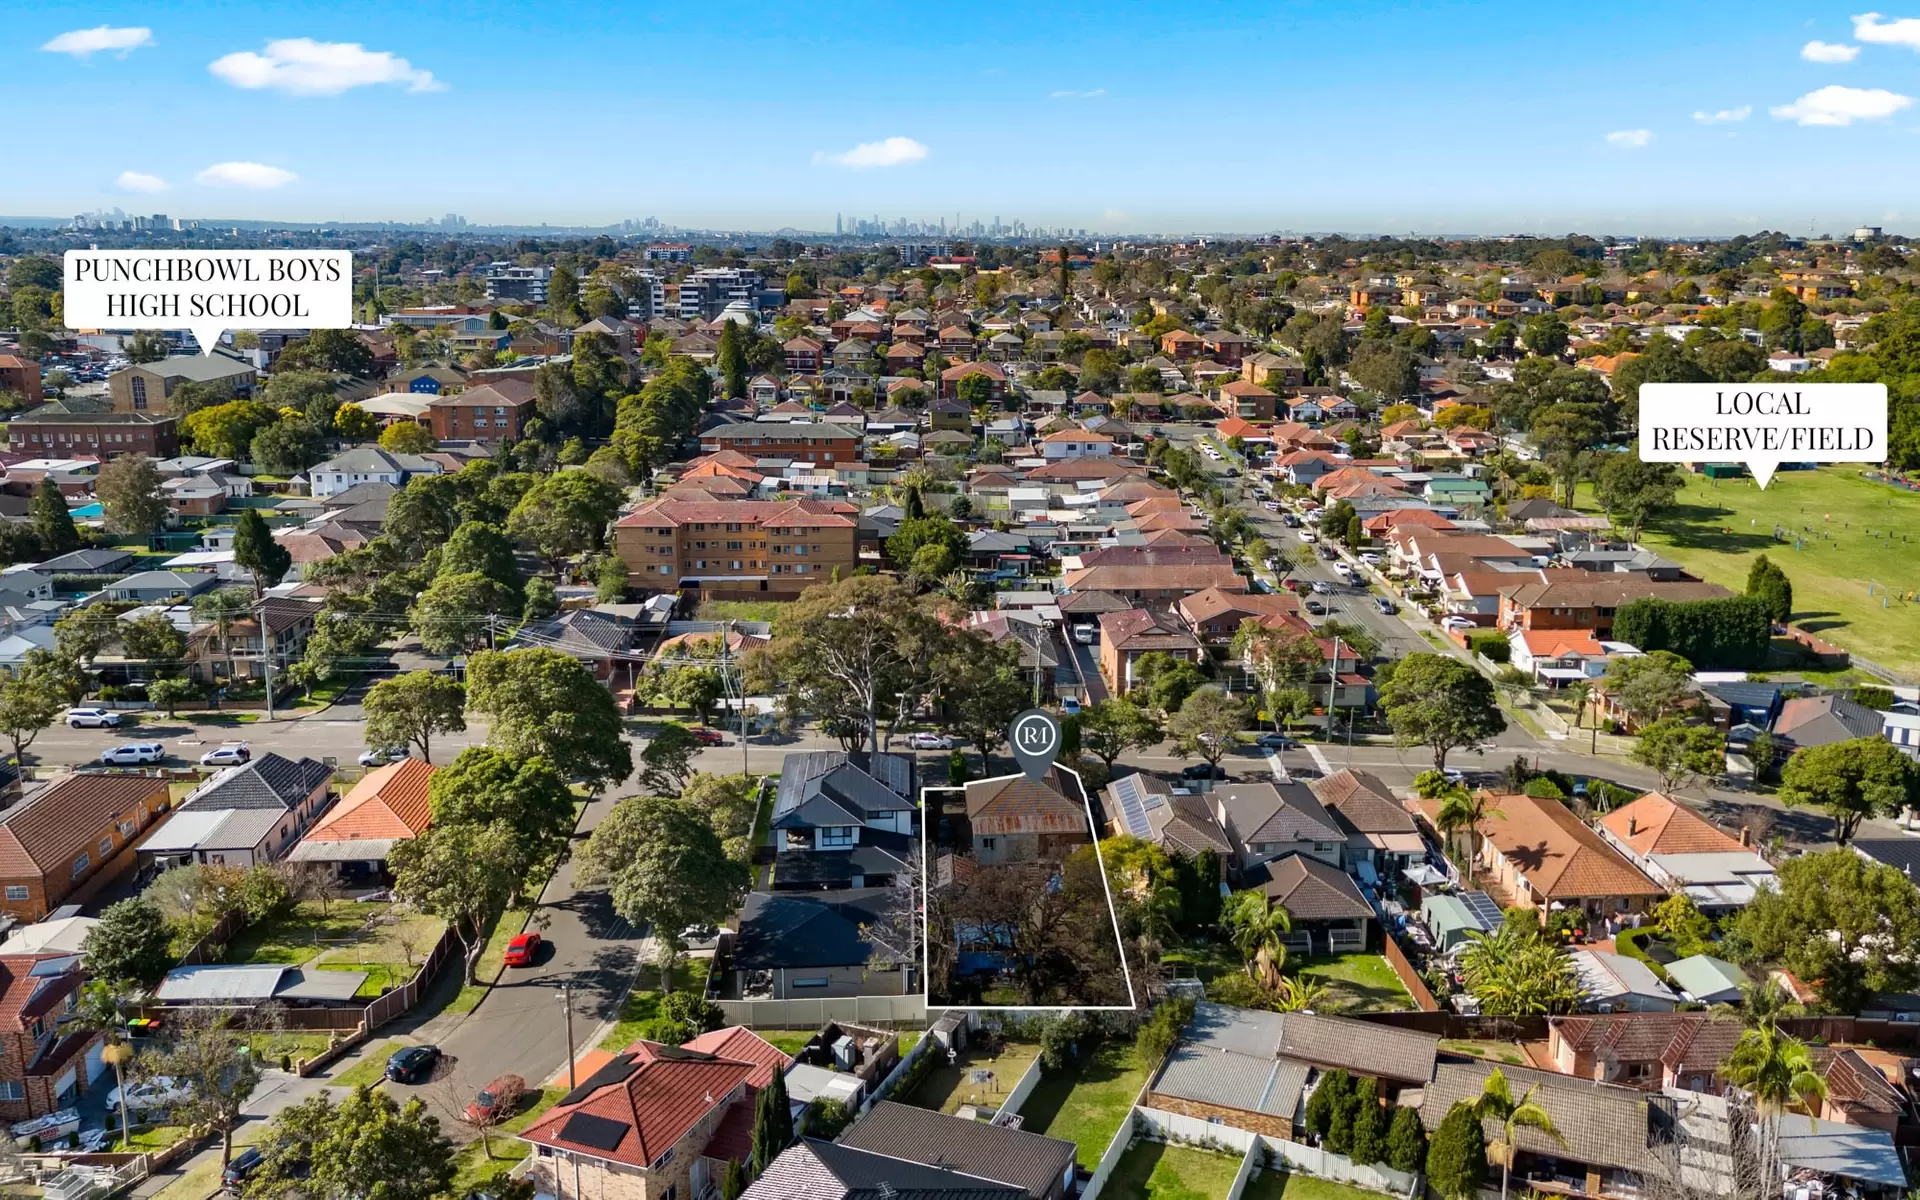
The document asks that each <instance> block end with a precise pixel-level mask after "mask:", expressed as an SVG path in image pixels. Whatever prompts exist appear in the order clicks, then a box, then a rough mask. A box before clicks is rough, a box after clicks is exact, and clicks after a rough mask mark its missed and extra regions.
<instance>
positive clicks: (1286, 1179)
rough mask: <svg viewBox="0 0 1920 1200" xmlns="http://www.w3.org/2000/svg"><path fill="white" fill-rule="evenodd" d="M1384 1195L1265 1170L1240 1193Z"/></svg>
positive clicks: (1269, 1198) (1300, 1199)
mask: <svg viewBox="0 0 1920 1200" xmlns="http://www.w3.org/2000/svg"><path fill="white" fill-rule="evenodd" d="M1385 1194H1386V1193H1384V1192H1370V1191H1368V1190H1366V1189H1365V1188H1357V1187H1354V1186H1353V1185H1352V1184H1348V1183H1335V1182H1334V1181H1333V1180H1331V1179H1316V1178H1314V1177H1313V1176H1311V1175H1293V1174H1290V1173H1288V1172H1285V1171H1262V1172H1260V1173H1259V1174H1257V1175H1255V1176H1254V1177H1253V1178H1252V1179H1249V1180H1248V1181H1247V1190H1246V1191H1244V1192H1241V1193H1240V1195H1241V1197H1242V1200H1281V1198H1282V1197H1285V1200H1379V1197H1381V1196H1383V1195H1385Z"/></svg>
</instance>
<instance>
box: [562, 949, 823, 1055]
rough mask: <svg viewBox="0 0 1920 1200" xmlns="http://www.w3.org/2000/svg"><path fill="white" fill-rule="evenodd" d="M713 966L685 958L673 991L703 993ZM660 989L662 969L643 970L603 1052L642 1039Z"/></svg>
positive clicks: (675, 976)
mask: <svg viewBox="0 0 1920 1200" xmlns="http://www.w3.org/2000/svg"><path fill="white" fill-rule="evenodd" d="M712 965H713V960H712V959H707V958H682V959H681V960H680V961H679V962H678V963H677V964H675V966H674V968H673V990H674V991H676V992H682V991H685V992H693V993H695V994H698V993H700V992H702V991H704V990H705V989H706V986H707V969H708V968H709V967H711V966H712ZM648 985H651V986H648ZM659 987H660V968H659V967H656V966H653V965H652V964H648V965H647V966H644V967H642V968H641V969H640V978H639V979H638V980H637V981H636V982H635V983H634V986H633V990H632V991H630V992H628V993H627V998H626V999H625V1000H624V1001H622V1002H621V1004H620V1020H619V1022H618V1023H616V1024H615V1025H614V1027H613V1028H612V1029H611V1030H609V1031H608V1032H607V1036H605V1037H603V1038H601V1039H600V1049H602V1050H615V1051H618V1050H625V1049H626V1048H627V1047H628V1046H631V1045H632V1044H633V1043H634V1041H635V1040H636V1039H638V1038H639V1036H640V1027H641V1026H642V1025H644V1024H646V1023H647V1022H648V1021H651V1020H653V1019H654V1018H655V1017H657V1016H659V1015H660V1001H661V1000H662V999H663V998H664V997H663V996H662V994H661V992H660V991H659ZM809 1036H811V1035H809ZM801 1040H802V1041H805V1040H806V1039H805V1038H802V1039H801Z"/></svg>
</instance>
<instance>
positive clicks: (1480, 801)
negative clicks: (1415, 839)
mask: <svg viewBox="0 0 1920 1200" xmlns="http://www.w3.org/2000/svg"><path fill="white" fill-rule="evenodd" d="M1413 790H1414V794H1416V795H1418V796H1419V797H1420V798H1421V799H1423V800H1438V801H1439V802H1440V811H1439V813H1438V814H1436V815H1435V817H1434V822H1433V823H1434V824H1435V825H1437V826H1439V827H1440V833H1441V836H1443V837H1445V838H1446V839H1447V844H1448V845H1449V846H1450V847H1451V845H1452V844H1453V835H1454V834H1455V833H1456V832H1457V831H1459V830H1462V829H1464V830H1466V831H1467V869H1466V870H1465V871H1463V872H1462V874H1463V875H1467V876H1471V875H1472V874H1473V864H1474V863H1475V862H1476V861H1477V860H1478V859H1479V857H1480V842H1479V838H1480V823H1481V822H1482V821H1485V820H1487V819H1488V818H1489V817H1505V816H1506V815H1507V814H1506V813H1504V812H1501V811H1500V810H1499V809H1498V808H1495V807H1494V805H1493V797H1492V795H1490V794H1489V793H1487V792H1476V791H1474V790H1473V789H1472V788H1470V787H1468V786H1467V785H1466V784H1464V783H1461V782H1459V781H1458V780H1454V779H1448V778H1447V777H1446V775H1444V774H1442V773H1441V772H1439V771H1422V772H1420V774H1418V775H1416V776H1414V779H1413Z"/></svg>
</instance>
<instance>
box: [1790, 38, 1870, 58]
mask: <svg viewBox="0 0 1920 1200" xmlns="http://www.w3.org/2000/svg"><path fill="white" fill-rule="evenodd" d="M1800 57H1801V58H1804V59H1806V60H1807V61H1808V62H1817V63H1850V62H1852V61H1853V60H1854V59H1856V58H1858V57H1860V47H1858V46H1849V45H1846V44H1845V43H1843V42H1822V41H1812V42H1808V43H1807V44H1806V45H1804V46H1802V47H1800Z"/></svg>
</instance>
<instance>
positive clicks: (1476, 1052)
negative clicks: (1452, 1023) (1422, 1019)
mask: <svg viewBox="0 0 1920 1200" xmlns="http://www.w3.org/2000/svg"><path fill="white" fill-rule="evenodd" d="M1440 1049H1441V1050H1442V1051H1444V1052H1445V1053H1447V1054H1468V1055H1472V1056H1473V1057H1474V1058H1485V1059H1491V1060H1492V1061H1494V1062H1503V1063H1510V1064H1512V1065H1513V1066H1516V1067H1524V1066H1526V1065H1527V1056H1526V1055H1524V1054H1522V1053H1520V1048H1519V1047H1518V1046H1515V1045H1514V1044H1513V1043H1512V1042H1489V1041H1479V1040H1472V1041H1469V1040H1458V1039H1454V1038H1442V1039H1440Z"/></svg>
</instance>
